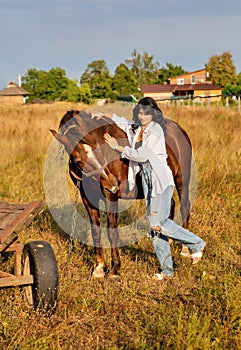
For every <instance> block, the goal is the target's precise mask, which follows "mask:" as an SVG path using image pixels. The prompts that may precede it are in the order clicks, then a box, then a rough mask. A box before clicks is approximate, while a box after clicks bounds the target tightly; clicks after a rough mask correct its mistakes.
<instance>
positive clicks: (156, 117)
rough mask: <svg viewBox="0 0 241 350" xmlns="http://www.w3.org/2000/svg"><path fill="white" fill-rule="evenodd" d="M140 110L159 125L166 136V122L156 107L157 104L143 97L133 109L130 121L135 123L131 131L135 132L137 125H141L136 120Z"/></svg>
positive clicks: (149, 98) (151, 99)
mask: <svg viewBox="0 0 241 350" xmlns="http://www.w3.org/2000/svg"><path fill="white" fill-rule="evenodd" d="M140 109H142V110H143V111H144V113H145V114H151V115H152V120H153V121H154V122H156V123H158V124H160V126H161V127H162V129H163V132H164V135H166V120H165V118H164V116H163V113H162V111H161V109H160V108H159V107H158V104H157V103H156V101H155V100H154V99H153V98H151V97H143V98H142V99H141V100H140V101H139V102H138V104H137V105H136V106H135V108H134V109H133V117H132V120H133V121H134V123H135V124H134V125H133V130H135V129H136V128H137V127H138V126H139V125H141V122H140V120H139V118H138V114H139V111H140Z"/></svg>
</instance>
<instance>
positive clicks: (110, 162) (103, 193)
mask: <svg viewBox="0 0 241 350" xmlns="http://www.w3.org/2000/svg"><path fill="white" fill-rule="evenodd" d="M166 123H167V131H166V147H167V153H168V164H169V166H170V168H171V170H172V173H173V177H174V181H175V185H176V189H177V193H178V196H179V200H180V210H181V215H182V220H183V226H184V227H185V228H187V227H188V219H189V212H190V202H189V182H190V172H191V161H192V148H191V143H190V140H189V137H188V135H187V134H186V132H185V131H184V130H183V129H182V128H181V127H180V126H179V125H178V124H177V123H176V122H174V121H172V120H170V119H167V120H166ZM51 132H52V134H53V135H54V136H55V138H56V139H57V140H58V141H59V142H60V143H62V144H63V145H64V147H65V150H66V151H67V152H68V154H69V174H70V177H71V179H72V180H73V182H74V183H75V184H77V182H78V183H79V187H80V194H81V197H82V201H83V204H84V205H85V208H86V210H87V212H88V215H89V220H90V223H91V233H92V239H93V244H94V249H95V256H96V263H97V266H96V268H95V269H94V272H93V277H100V278H102V277H104V275H105V274H104V265H105V261H104V251H103V247H102V246H101V230H100V209H99V201H100V199H104V201H105V212H106V216H107V234H108V239H109V242H110V246H111V269H110V271H109V277H117V276H119V269H120V265H121V264H120V256H119V250H118V238H119V237H118V221H117V220H118V199H119V198H123V199H135V198H137V199H139V198H143V192H142V186H141V181H140V178H139V181H138V177H137V183H136V187H135V188H134V189H133V190H132V191H129V188H128V181H127V180H128V161H127V160H125V159H120V156H119V154H118V153H117V152H116V151H114V150H112V149H111V148H110V147H109V146H108V145H107V144H106V143H105V141H104V139H103V135H104V134H105V133H109V134H110V135H111V136H114V137H115V138H116V139H118V143H119V144H120V145H122V146H126V145H129V142H128V139H127V135H126V133H125V132H124V131H123V130H122V129H120V128H119V127H118V126H117V125H116V124H115V123H114V122H113V121H112V120H111V119H110V118H108V117H104V116H103V117H101V118H95V117H92V116H91V115H90V114H88V113H86V112H79V111H73V110H72V111H68V112H67V113H66V114H65V115H64V116H63V118H62V119H61V121H60V125H59V132H56V131H55V130H51ZM173 204H174V202H173ZM173 215H174V205H173V206H172V213H171V217H173Z"/></svg>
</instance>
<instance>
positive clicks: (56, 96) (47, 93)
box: [22, 67, 80, 102]
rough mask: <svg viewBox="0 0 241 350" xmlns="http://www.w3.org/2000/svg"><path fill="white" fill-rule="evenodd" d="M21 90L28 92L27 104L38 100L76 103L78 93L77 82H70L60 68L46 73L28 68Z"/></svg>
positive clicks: (78, 98)
mask: <svg viewBox="0 0 241 350" xmlns="http://www.w3.org/2000/svg"><path fill="white" fill-rule="evenodd" d="M22 81H23V84H22V86H23V88H24V89H26V90H27V91H29V93H30V98H29V100H28V101H29V102H31V101H33V100H36V99H40V100H48V101H55V100H66V101H71V102H78V101H79V100H80V91H79V87H78V86H77V81H73V80H70V79H69V78H67V76H66V72H65V71H64V70H63V69H62V68H58V67H57V68H52V69H50V70H49V71H48V72H46V71H43V70H40V71H37V70H36V69H35V68H30V69H29V70H28V71H27V74H26V75H24V76H23V78H22Z"/></svg>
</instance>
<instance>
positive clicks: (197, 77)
mask: <svg viewBox="0 0 241 350" xmlns="http://www.w3.org/2000/svg"><path fill="white" fill-rule="evenodd" d="M180 79H183V84H200V83H209V81H207V77H206V69H202V70H199V71H196V72H191V73H187V74H182V75H180V76H178V77H174V78H169V81H170V84H180Z"/></svg>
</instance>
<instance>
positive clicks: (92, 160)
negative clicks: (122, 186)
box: [82, 144, 119, 193]
mask: <svg viewBox="0 0 241 350" xmlns="http://www.w3.org/2000/svg"><path fill="white" fill-rule="evenodd" d="M82 146H83V148H84V151H85V153H86V156H87V159H86V162H85V166H84V169H83V172H84V173H85V174H86V175H87V176H88V174H90V173H95V175H99V176H100V179H101V183H102V186H103V187H104V188H105V189H107V190H109V191H110V192H112V193H116V192H117V191H118V190H119V186H118V181H117V179H116V177H115V176H114V175H112V174H111V173H110V171H108V168H107V164H106V162H105V160H104V159H103V164H101V163H100V162H99V160H98V159H97V157H96V155H95V153H94V152H93V149H92V148H91V146H89V145H87V144H83V145H82ZM89 166H90V167H91V169H88V168H89Z"/></svg>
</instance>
